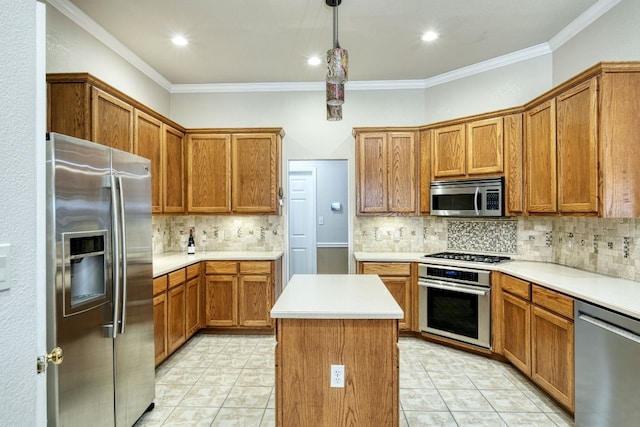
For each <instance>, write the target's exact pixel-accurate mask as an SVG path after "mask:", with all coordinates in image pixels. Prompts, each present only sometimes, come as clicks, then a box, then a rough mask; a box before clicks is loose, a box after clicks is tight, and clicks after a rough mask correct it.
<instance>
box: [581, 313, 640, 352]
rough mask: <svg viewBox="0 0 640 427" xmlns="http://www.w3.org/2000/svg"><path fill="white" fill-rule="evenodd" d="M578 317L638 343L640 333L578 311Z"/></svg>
mask: <svg viewBox="0 0 640 427" xmlns="http://www.w3.org/2000/svg"><path fill="white" fill-rule="evenodd" d="M578 319H580V320H582V321H584V322H587V323H589V324H591V325H593V326H596V327H598V328H600V329H604V330H606V331H608V332H611V333H612V334H616V335H618V336H620V337H622V338H625V339H628V340H630V341H633V342H635V343H636V344H640V335H638V334H634V333H633V332H630V331H628V330H626V329H624V328H621V327H619V326H616V325H614V324H611V323H609V322H605V321H604V320H600V319H597V318H595V317H591V316H589V315H588V314H584V313H580V314H579V315H578Z"/></svg>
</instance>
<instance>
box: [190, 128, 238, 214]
mask: <svg viewBox="0 0 640 427" xmlns="http://www.w3.org/2000/svg"><path fill="white" fill-rule="evenodd" d="M187 164H188V166H187V203H188V210H189V212H207V213H223V212H231V136H230V135H214V134H212V135H189V136H188V137H187Z"/></svg>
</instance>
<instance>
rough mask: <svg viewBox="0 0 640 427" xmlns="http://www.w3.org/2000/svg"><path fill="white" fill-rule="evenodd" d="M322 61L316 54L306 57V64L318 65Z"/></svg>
mask: <svg viewBox="0 0 640 427" xmlns="http://www.w3.org/2000/svg"><path fill="white" fill-rule="evenodd" d="M321 63H322V60H321V59H320V58H319V57H317V56H310V57H309V59H307V64H309V65H312V66H314V67H315V66H317V65H320V64H321Z"/></svg>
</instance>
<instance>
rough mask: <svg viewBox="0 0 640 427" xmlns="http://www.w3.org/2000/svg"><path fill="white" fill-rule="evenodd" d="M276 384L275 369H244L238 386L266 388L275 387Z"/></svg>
mask: <svg viewBox="0 0 640 427" xmlns="http://www.w3.org/2000/svg"><path fill="white" fill-rule="evenodd" d="M274 384H275V369H274V368H271V369H243V370H242V372H240V376H239V377H238V381H236V386H241V387H246V386H264V387H273V385H274Z"/></svg>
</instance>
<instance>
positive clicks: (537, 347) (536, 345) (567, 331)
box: [531, 306, 575, 411]
mask: <svg viewBox="0 0 640 427" xmlns="http://www.w3.org/2000/svg"><path fill="white" fill-rule="evenodd" d="M531 338H532V347H531V352H532V363H531V378H532V379H533V381H535V382H536V383H537V384H538V385H539V386H540V387H542V388H543V389H544V390H546V391H547V392H548V393H549V394H550V395H551V396H552V397H553V398H554V399H556V400H557V401H559V402H560V403H562V404H563V405H565V406H566V407H567V408H568V409H569V410H571V411H573V410H574V388H575V379H574V366H573V363H574V341H573V321H571V320H568V319H566V318H564V317H561V316H558V315H556V314H553V313H551V312H549V311H547V310H545V309H543V308H540V307H537V306H534V307H533V315H532V325H531Z"/></svg>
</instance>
